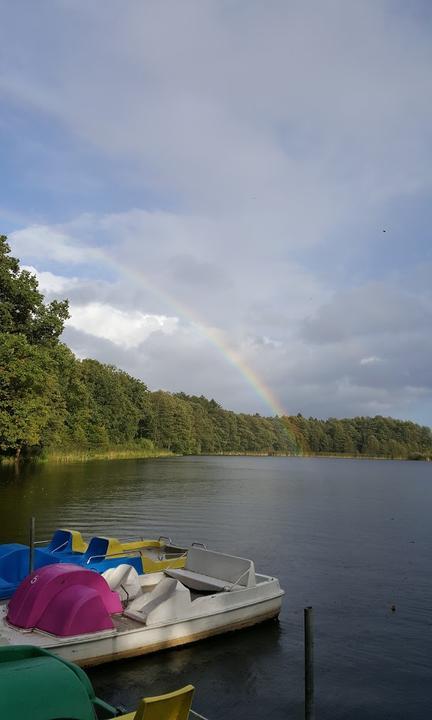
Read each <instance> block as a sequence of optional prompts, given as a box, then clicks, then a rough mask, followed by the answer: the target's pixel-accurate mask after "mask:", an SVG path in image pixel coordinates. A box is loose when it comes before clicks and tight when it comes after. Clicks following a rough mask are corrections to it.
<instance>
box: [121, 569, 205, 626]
mask: <svg viewBox="0 0 432 720" xmlns="http://www.w3.org/2000/svg"><path fill="white" fill-rule="evenodd" d="M190 604H191V597H190V592H189V590H188V589H187V588H185V587H184V586H183V585H181V584H180V583H178V582H177V580H174V578H168V577H164V578H162V580H160V581H159V582H158V584H157V585H156V586H155V588H154V589H153V590H152V591H151V592H148V593H143V594H142V595H138V597H137V598H135V600H132V602H131V603H129V604H128V606H127V608H126V609H125V610H124V615H125V616H126V617H130V618H132V619H133V620H137V621H138V622H140V623H145V624H146V625H149V624H150V625H152V624H155V623H158V622H167V621H169V620H172V619H173V618H179V617H182V616H183V617H184V616H186V615H187V613H188V611H189V610H190Z"/></svg>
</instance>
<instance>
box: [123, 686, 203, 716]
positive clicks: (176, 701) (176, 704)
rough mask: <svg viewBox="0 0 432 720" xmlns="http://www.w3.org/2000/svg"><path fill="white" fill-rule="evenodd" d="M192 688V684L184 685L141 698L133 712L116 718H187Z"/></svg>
mask: <svg viewBox="0 0 432 720" xmlns="http://www.w3.org/2000/svg"><path fill="white" fill-rule="evenodd" d="M194 690H195V688H194V686H193V685H186V686H185V687H183V688H180V690H175V691H174V692H171V693H167V694H166V695H156V696H155V697H149V698H143V699H142V700H141V702H140V704H139V705H138V710H137V711H136V712H135V713H128V715H121V716H120V717H119V718H118V720H188V717H189V710H190V706H191V705H192V695H193V694H194Z"/></svg>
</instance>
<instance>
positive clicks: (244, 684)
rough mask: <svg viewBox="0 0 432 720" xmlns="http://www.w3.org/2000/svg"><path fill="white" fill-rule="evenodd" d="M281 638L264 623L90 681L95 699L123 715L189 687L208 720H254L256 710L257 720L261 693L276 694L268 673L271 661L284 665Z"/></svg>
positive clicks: (123, 665) (94, 673) (110, 669)
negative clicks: (144, 701)
mask: <svg viewBox="0 0 432 720" xmlns="http://www.w3.org/2000/svg"><path fill="white" fill-rule="evenodd" d="M281 635H282V630H281V626H280V624H279V623H278V621H275V620H272V621H267V622H266V623H263V624H262V625H261V626H257V627H256V628H249V629H247V630H243V631H241V632H236V633H229V634H227V635H224V636H216V637H214V638H209V639H207V640H203V641H201V642H199V643H195V644H194V645H188V646H184V647H182V648H177V649H173V650H165V651H163V652H161V653H156V654H154V655H147V656H143V657H141V658H135V659H131V660H124V661H122V662H119V663H110V664H109V665H106V666H103V667H98V668H93V669H90V670H89V675H90V677H91V680H92V682H93V684H94V687H95V688H96V690H97V693H99V694H100V695H101V696H104V697H106V696H107V694H110V697H111V701H112V702H114V704H115V705H117V704H120V705H123V706H124V707H127V708H128V709H131V708H133V707H136V704H137V702H138V700H139V699H140V698H141V697H143V696H144V695H149V694H156V695H157V694H160V693H164V692H168V691H170V690H171V689H174V688H179V687H181V686H183V685H186V684H187V683H192V684H193V685H195V688H196V690H195V698H194V708H195V709H196V710H197V711H198V712H201V713H204V715H206V716H207V717H209V718H225V717H226V718H228V717H233V718H247V717H254V715H255V713H258V709H259V707H261V712H259V713H258V714H257V715H256V716H257V717H259V716H260V715H261V714H265V707H266V697H265V694H263V687H265V688H266V689H265V693H266V694H268V695H269V696H270V695H272V694H273V695H274V696H275V697H276V696H277V695H278V694H279V693H278V688H279V679H277V678H276V677H275V676H274V672H273V670H272V668H273V667H274V663H275V661H276V662H277V664H278V665H279V666H280V667H282V666H283V664H284V653H283V648H282V644H281ZM113 685H115V687H116V692H115V694H114V695H113V694H112V688H113ZM273 703H274V700H273V702H272V704H273ZM286 709H287V706H285V710H286Z"/></svg>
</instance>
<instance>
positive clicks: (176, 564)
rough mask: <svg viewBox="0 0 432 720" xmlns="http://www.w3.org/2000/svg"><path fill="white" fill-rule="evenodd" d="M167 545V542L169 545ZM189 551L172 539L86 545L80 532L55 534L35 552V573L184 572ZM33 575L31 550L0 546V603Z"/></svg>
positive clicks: (104, 541) (113, 540) (104, 539)
mask: <svg viewBox="0 0 432 720" xmlns="http://www.w3.org/2000/svg"><path fill="white" fill-rule="evenodd" d="M167 541H168V542H167ZM186 552H187V551H186V549H185V548H179V547H177V546H174V545H172V544H171V542H170V540H169V538H162V537H161V538H159V540H144V539H142V540H134V541H132V542H120V541H119V540H117V538H112V537H102V536H96V537H93V538H92V539H91V540H90V542H89V543H88V544H87V543H86V542H85V541H84V540H83V538H82V536H81V533H80V532H78V531H77V530H63V529H61V530H56V531H55V533H54V535H53V537H52V539H51V540H50V542H49V543H48V544H46V545H43V546H38V547H35V548H34V550H33V569H34V570H37V569H39V568H41V567H44V566H45V565H51V564H53V563H73V564H74V565H81V566H82V567H85V568H87V569H88V570H96V572H98V573H103V572H105V570H108V569H109V568H113V567H117V566H118V565H121V564H124V563H126V564H128V565H131V566H132V567H134V568H135V570H136V571H137V572H138V574H139V575H142V574H143V573H148V572H160V571H161V570H165V569H167V568H181V567H183V566H184V564H185V562H186ZM29 571H30V547H29V546H28V545H22V544H20V543H9V544H4V545H0V600H6V599H7V598H9V597H11V596H12V595H13V593H14V592H15V590H16V589H17V587H18V585H19V584H20V582H21V581H22V580H24V578H25V577H26V576H27V575H28V574H29Z"/></svg>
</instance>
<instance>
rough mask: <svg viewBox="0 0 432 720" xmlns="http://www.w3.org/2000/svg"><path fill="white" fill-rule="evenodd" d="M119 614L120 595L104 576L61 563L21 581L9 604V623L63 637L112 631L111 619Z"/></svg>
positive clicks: (38, 571)
mask: <svg viewBox="0 0 432 720" xmlns="http://www.w3.org/2000/svg"><path fill="white" fill-rule="evenodd" d="M120 612H122V605H121V602H120V598H119V596H118V594H117V593H115V592H112V591H111V590H110V588H109V586H108V583H107V582H106V581H105V580H104V578H103V577H102V576H101V575H98V574H97V573H96V572H94V571H93V570H86V569H84V568H80V567H78V566H76V565H70V564H64V563H62V564H55V565H48V566H46V567H43V568H41V569H40V570H36V571H35V572H33V573H32V574H31V575H29V576H28V577H27V578H25V580H23V581H22V583H21V584H20V586H19V587H18V589H17V591H16V593H15V594H14V596H13V597H12V599H11V601H10V603H9V608H8V615H7V620H8V622H9V623H10V624H11V625H15V626H16V627H20V628H25V629H27V630H30V629H39V630H44V631H45V632H49V633H52V634H53V635H58V636H61V637H64V636H71V635H82V634H84V633H92V632H99V631H101V630H107V629H110V628H113V627H114V626H113V622H112V620H111V617H110V616H111V614H112V613H120Z"/></svg>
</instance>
